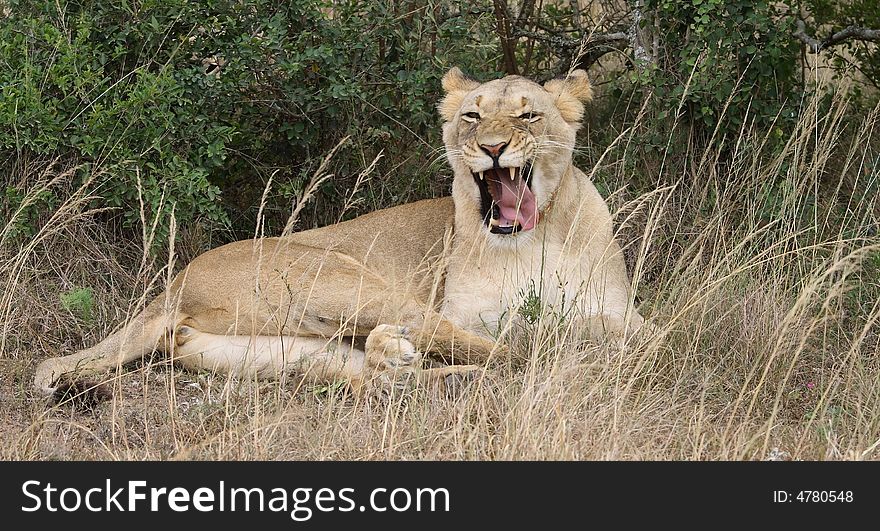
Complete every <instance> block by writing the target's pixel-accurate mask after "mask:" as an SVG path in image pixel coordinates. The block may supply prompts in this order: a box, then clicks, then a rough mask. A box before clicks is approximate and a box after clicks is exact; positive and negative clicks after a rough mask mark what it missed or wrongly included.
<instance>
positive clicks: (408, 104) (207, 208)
mask: <svg viewBox="0 0 880 531" xmlns="http://www.w3.org/2000/svg"><path fill="white" fill-rule="evenodd" d="M842 4H843V5H841V3H839V2H828V1H823V0H807V1H804V2H797V3H794V4H792V5H791V6H786V5H784V4H782V3H779V2H763V1H759V2H751V1H749V2H746V1H734V0H693V1H687V2H669V1H656V0H647V1H643V2H641V1H639V2H624V1H622V0H620V1H603V2H590V3H585V2H582V3H578V2H576V1H561V0H560V1H555V2H552V1H544V0H541V1H522V2H513V3H510V4H509V5H508V4H507V3H505V2H504V0H496V1H486V0H482V1H476V2H455V1H439V0H412V1H404V0H396V1H382V0H380V1H376V2H357V1H344V0H343V1H314V0H293V1H287V2H276V1H261V0H208V1H204V2H191V1H185V0H162V1H152V0H146V1H140V2H138V1H133V2H128V1H122V2H117V1H115V0H114V1H112V2H111V1H102V0H98V1H58V2H56V1H54V0H53V1H49V0H46V1H33V0H22V1H10V0H4V1H3V2H2V3H0V6H2V10H3V16H2V17H0V87H2V89H0V90H2V92H0V175H2V178H3V179H4V180H5V181H6V182H5V183H4V184H5V186H3V188H2V189H0V194H2V196H0V199H2V204H3V209H2V214H3V217H4V220H5V221H6V222H9V221H10V216H11V215H12V214H13V213H15V212H16V210H17V208H18V207H19V206H20V200H21V198H22V197H24V195H25V194H26V192H27V191H28V189H29V188H31V187H33V186H34V182H32V176H33V175H34V172H29V171H27V169H28V168H34V167H39V166H41V165H45V164H46V163H47V161H54V162H55V164H56V165H58V166H60V167H63V168H68V167H76V168H77V169H76V182H75V183H73V184H74V185H75V184H76V183H77V182H83V181H85V180H91V183H92V185H93V191H94V193H95V195H96V196H98V197H96V198H95V203H94V206H95V207H99V208H105V207H107V208H110V209H112V210H107V211H105V212H104V213H103V214H102V215H101V220H102V221H106V222H109V223H111V224H112V226H113V228H114V230H115V231H117V233H118V234H119V235H120V236H123V235H126V234H127V232H126V231H127V230H131V229H134V230H133V234H134V236H135V237H137V236H138V235H140V233H141V231H140V229H139V228H137V226H138V225H139V224H140V222H141V220H140V218H141V215H140V212H141V205H140V198H139V194H141V195H142V199H143V201H144V203H145V208H146V214H147V218H148V222H149V221H152V220H155V219H158V231H159V238H158V239H157V243H161V242H162V241H163V240H164V237H165V236H166V235H167V232H168V225H169V219H170V216H169V214H170V211H171V210H172V208H173V210H174V214H175V216H176V219H177V223H178V225H179V226H187V227H192V226H193V224H198V225H200V226H201V227H202V229H203V230H204V231H206V232H208V233H211V234H216V238H217V240H215V242H220V241H227V240H231V239H236V238H241V237H244V236H247V235H249V234H252V233H253V227H254V224H255V221H256V216H257V210H258V207H259V205H260V198H261V196H262V194H263V192H264V189H265V188H266V184H267V182H268V181H269V178H270V177H272V180H273V183H274V186H272V187H271V189H270V191H269V196H268V205H269V206H268V209H267V210H266V212H267V214H268V216H267V219H268V221H269V222H270V227H271V228H277V226H278V224H279V223H283V221H284V220H286V216H287V214H288V213H289V210H290V206H291V203H292V202H293V201H294V200H295V198H296V197H297V194H301V193H302V192H303V189H304V188H305V186H306V183H307V182H308V181H309V179H310V178H311V176H312V175H313V173H314V171H315V170H316V169H317V167H318V166H319V164H320V162H321V160H322V159H323V157H324V155H325V154H326V153H327V152H328V151H329V150H330V149H331V148H332V147H333V146H335V145H336V143H337V142H339V141H340V139H342V138H343V137H345V136H349V135H350V139H349V141H348V142H347V143H346V145H345V146H343V147H342V148H341V149H340V151H339V153H338V154H337V155H336V156H335V157H334V159H333V160H332V161H331V163H330V166H329V168H328V169H327V171H328V172H329V173H332V174H333V175H334V176H335V178H333V179H330V180H327V181H325V182H324V183H323V184H322V186H321V188H320V190H319V193H318V194H317V198H316V200H315V201H314V202H313V203H311V205H310V206H309V207H308V209H307V211H306V212H305V213H304V215H303V224H304V225H305V226H312V225H316V224H323V223H327V222H331V221H335V220H336V219H337V218H338V216H339V215H340V214H341V212H342V207H343V205H344V204H345V203H346V198H348V196H349V192H350V190H351V189H352V188H353V187H354V183H355V181H356V179H357V176H358V175H359V174H360V173H361V172H362V171H363V170H364V169H365V168H366V167H367V166H368V165H369V163H370V162H371V161H372V160H373V159H374V158H375V157H376V156H377V155H378V154H379V153H380V152H381V153H382V157H381V159H380V160H379V162H378V164H377V167H376V169H375V171H374V172H373V173H372V175H373V177H372V178H371V179H370V180H369V182H368V183H366V185H365V186H363V187H362V188H361V189H360V190H358V191H357V194H356V197H354V198H353V199H355V200H356V201H355V202H356V203H357V208H350V209H349V210H348V212H347V213H346V215H348V216H351V215H356V214H358V213H361V212H363V211H366V210H372V209H375V208H378V207H383V206H388V205H392V204H397V203H400V202H404V201H408V200H412V199H417V198H421V197H426V196H433V195H437V194H442V193H445V192H447V191H448V187H449V172H448V171H447V169H446V166H445V161H444V160H443V158H442V157H441V156H440V151H439V148H440V147H441V141H440V136H439V123H438V118H437V115H436V113H435V110H434V105H435V103H436V102H437V101H438V99H439V98H440V87H439V79H440V77H441V76H442V75H443V73H444V72H445V71H446V70H447V69H449V68H450V67H452V66H456V65H457V66H459V67H461V68H462V69H463V70H465V71H466V72H468V73H469V74H471V75H472V76H474V77H476V78H479V79H485V80H488V79H492V78H495V77H497V76H499V75H502V74H503V73H505V72H507V73H520V74H523V75H527V76H531V77H534V78H536V79H539V80H543V79H547V78H550V77H554V76H557V75H560V74H562V73H564V72H565V71H567V70H568V68H569V67H570V66H571V65H572V64H575V65H577V66H579V67H583V68H588V69H590V72H591V74H592V75H593V76H594V78H596V80H597V81H598V82H600V83H603V84H602V85H601V87H600V90H599V91H598V94H599V98H598V99H597V101H596V103H595V104H594V106H593V108H592V120H591V123H590V125H591V127H589V128H587V129H586V131H585V133H584V135H583V136H584V138H583V141H582V143H584V144H585V145H587V146H588V148H592V147H594V146H595V147H596V149H598V150H601V149H604V146H605V145H607V144H608V143H609V142H610V140H611V139H613V138H614V137H615V136H616V135H617V134H618V133H619V132H620V131H621V130H623V129H624V128H626V127H627V126H628V125H630V124H631V123H632V122H633V117H634V116H635V114H636V111H638V110H639V109H641V107H642V105H643V103H645V102H647V104H648V108H647V112H648V113H649V114H648V116H647V118H648V119H647V120H644V121H643V122H642V124H643V125H642V126H641V127H640V131H639V133H638V134H639V138H638V142H639V143H640V144H643V145H644V152H645V156H646V157H651V156H652V155H656V154H657V153H661V154H662V153H667V151H668V148H671V149H672V152H670V153H667V155H669V156H672V157H676V156H678V155H680V154H682V153H685V152H688V151H690V152H694V151H696V150H700V149H703V148H706V147H710V146H715V145H719V146H722V149H723V144H722V142H723V140H724V138H725V136H726V135H729V134H732V133H737V132H738V131H739V129H740V128H741V127H742V126H743V125H746V126H747V127H749V128H759V129H761V130H766V131H768V132H770V134H771V135H772V136H773V137H774V138H776V139H781V138H784V137H786V136H787V134H788V133H789V132H790V130H791V127H792V125H793V123H794V122H795V118H796V117H797V116H798V115H799V110H800V107H801V105H802V104H803V101H804V96H803V95H804V92H805V91H811V90H816V89H815V87H813V86H812V84H813V82H814V81H815V76H811V75H808V72H809V70H810V64H811V62H810V61H809V59H813V57H812V56H814V55H815V54H813V53H808V52H807V51H806V50H808V49H809V48H808V46H807V44H805V42H804V41H802V40H799V39H798V38H796V37H795V32H796V29H797V28H796V23H797V21H798V20H806V21H807V26H806V28H807V33H806V34H805V35H806V36H814V37H815V38H818V39H821V38H823V37H824V36H825V35H827V34H831V33H832V32H833V31H834V30H840V29H843V28H844V27H846V26H849V25H851V24H857V25H860V26H871V25H874V26H880V10H878V9H877V5H876V3H875V2H874V1H873V0H861V1H853V2H846V3H842ZM818 55H820V56H822V57H821V58H822V63H823V64H824V65H826V66H827V67H829V69H830V70H831V75H833V76H837V77H845V78H847V79H852V80H855V82H854V83H851V84H848V85H847V88H848V90H850V91H851V92H852V94H853V95H854V96H856V97H858V98H861V99H859V105H858V106H857V107H856V108H861V109H870V108H871V107H872V105H873V102H874V101H876V91H875V90H866V87H867V88H870V89H876V88H877V84H878V83H880V54H878V52H877V46H876V45H875V44H872V43H871V42H870V41H866V40H857V39H850V40H846V41H845V42H842V43H840V44H837V45H836V46H829V47H828V48H826V49H823V50H821V51H820V53H819V54H818ZM725 111H726V112H725ZM722 112H725V117H724V120H722V121H721V122H719V117H720V116H721V114H722ZM747 115H748V117H749V118H748V119H749V123H748V124H743V120H744V119H745V117H746V116H747ZM673 129H675V134H676V135H679V136H680V137H681V138H684V139H686V141H684V142H678V141H676V142H672V143H670V142H669V137H670V133H672V132H673V131H672V130H673ZM652 152H653V153H652ZM595 156H596V155H595V153H593V152H592V151H589V150H588V151H587V152H585V154H584V157H583V159H582V161H579V162H583V163H586V164H589V163H590V162H591V160H593V159H594V158H595ZM655 158H657V157H655ZM638 175H640V176H642V177H644V180H643V181H640V182H633V183H632V186H633V188H634V189H635V190H646V189H649V188H650V187H652V186H654V185H656V182H654V179H653V178H652V176H651V172H650V171H645V172H640V173H639V174H638ZM56 199H57V198H56V197H55V194H54V193H53V192H51V191H47V193H46V194H45V196H44V197H41V200H40V201H39V202H36V203H34V204H32V205H29V206H28V208H26V209H25V210H24V211H22V212H18V213H17V216H16V219H15V220H13V221H14V222H15V223H16V224H17V225H18V226H19V227H20V229H21V231H23V232H24V233H28V231H30V232H32V231H33V229H34V227H35V226H36V224H38V223H39V222H38V219H39V218H40V216H41V214H43V213H45V212H47V211H49V210H51V209H52V207H53V205H54V202H55V201H56ZM117 222H119V223H117ZM271 228H270V230H271Z"/></svg>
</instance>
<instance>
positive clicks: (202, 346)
mask: <svg viewBox="0 0 880 531" xmlns="http://www.w3.org/2000/svg"><path fill="white" fill-rule="evenodd" d="M174 343H175V346H174V351H173V353H172V358H173V360H174V362H176V363H179V364H180V365H182V366H183V367H185V368H189V369H202V370H208V371H214V372H219V373H224V374H230V375H232V376H239V377H241V376H246V377H257V378H268V379H273V378H278V377H280V376H282V375H283V374H285V373H288V372H294V373H297V374H301V375H303V376H305V377H306V378H307V379H309V380H312V381H317V382H331V381H335V380H338V379H340V378H345V379H355V380H356V379H358V378H359V377H360V376H361V374H362V373H363V370H364V353H363V352H362V351H361V350H359V349H356V348H354V347H352V346H351V345H350V344H348V343H347V342H344V341H339V340H336V339H332V340H331V339H327V338H320V337H309V336H283V335H281V336H259V335H257V336H250V335H247V336H246V335H221V334H211V333H207V332H202V331H200V330H197V329H195V328H193V327H191V326H179V327H177V330H175V333H174Z"/></svg>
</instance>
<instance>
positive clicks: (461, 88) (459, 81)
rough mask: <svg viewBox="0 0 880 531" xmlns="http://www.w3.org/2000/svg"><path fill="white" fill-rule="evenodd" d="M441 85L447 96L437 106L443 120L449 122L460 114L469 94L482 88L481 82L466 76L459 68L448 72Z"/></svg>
mask: <svg viewBox="0 0 880 531" xmlns="http://www.w3.org/2000/svg"><path fill="white" fill-rule="evenodd" d="M441 84H442V85H443V90H444V91H445V92H446V96H445V97H444V98H443V99H442V100H441V101H440V104H439V105H437V110H439V111H440V116H442V117H443V120H444V121H447V122H449V121H452V119H453V118H455V113H456V112H458V108H459V107H461V102H462V100H464V97H465V96H467V93H468V92H470V91H472V90H474V89H475V88H477V87H479V86H480V82H479V81H476V80H474V79H471V78H469V77H467V76H466V75H464V74H463V73H462V72H461V70H460V69H459V68H458V67H457V66H456V67H453V68H452V69H451V70H449V72H446V75H444V76H443V80H442V81H441Z"/></svg>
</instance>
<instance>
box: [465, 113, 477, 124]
mask: <svg viewBox="0 0 880 531" xmlns="http://www.w3.org/2000/svg"><path fill="white" fill-rule="evenodd" d="M461 117H462V118H464V119H465V121H468V122H476V121H477V120H479V119H480V113H478V112H466V113H464V114H462V115H461Z"/></svg>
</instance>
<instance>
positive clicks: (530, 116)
mask: <svg viewBox="0 0 880 531" xmlns="http://www.w3.org/2000/svg"><path fill="white" fill-rule="evenodd" d="M517 118H519V119H520V120H525V121H526V122H529V123H532V122H537V121H538V120H540V119H541V115H540V114H535V113H532V112H525V113H522V114H520V115H519V116H517Z"/></svg>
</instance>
